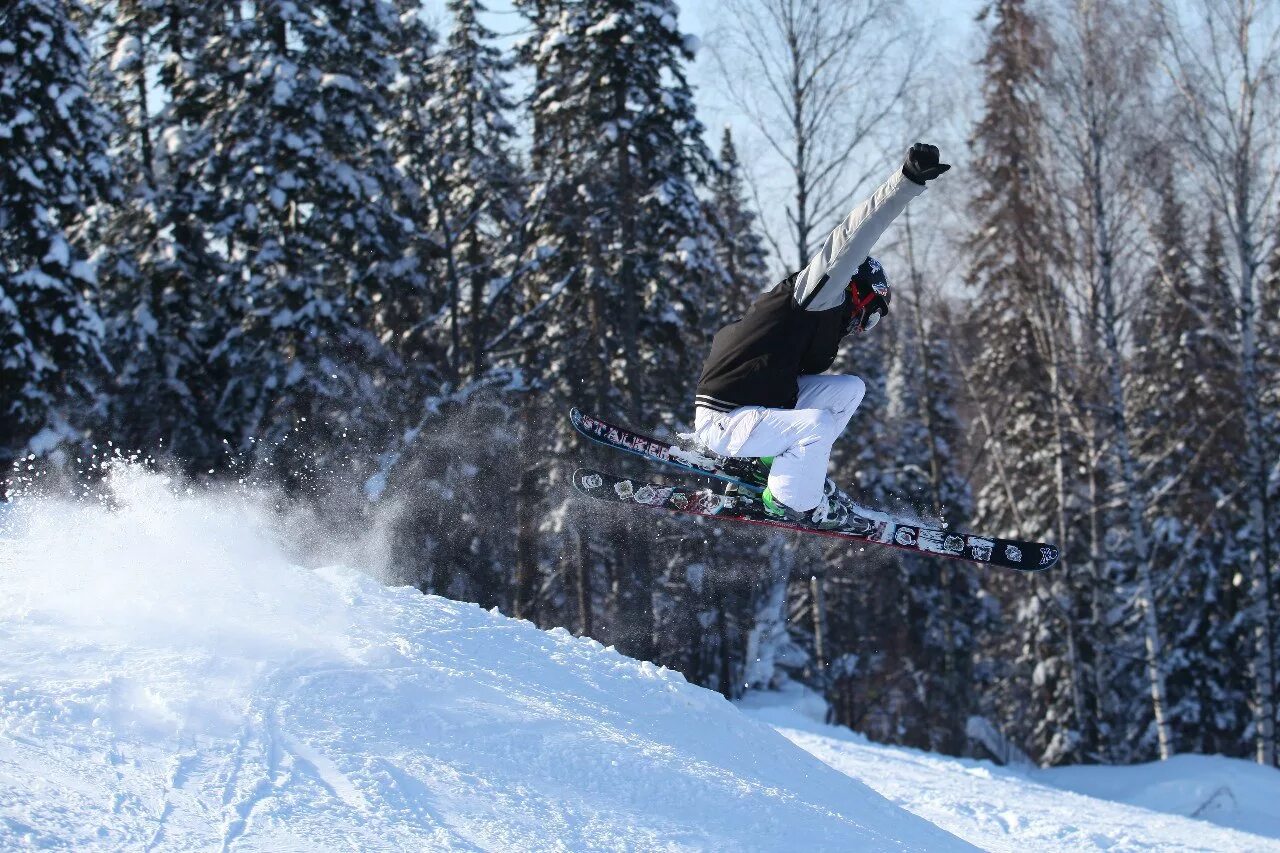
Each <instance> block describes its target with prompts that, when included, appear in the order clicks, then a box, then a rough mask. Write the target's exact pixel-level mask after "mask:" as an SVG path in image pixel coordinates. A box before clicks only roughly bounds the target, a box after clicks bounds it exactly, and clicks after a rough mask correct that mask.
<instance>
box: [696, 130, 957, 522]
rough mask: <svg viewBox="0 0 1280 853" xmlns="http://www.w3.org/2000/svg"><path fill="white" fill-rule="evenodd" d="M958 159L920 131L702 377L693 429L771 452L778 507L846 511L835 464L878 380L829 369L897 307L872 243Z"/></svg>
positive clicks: (749, 454)
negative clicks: (902, 157) (920, 138)
mask: <svg viewBox="0 0 1280 853" xmlns="http://www.w3.org/2000/svg"><path fill="white" fill-rule="evenodd" d="M950 168H951V167H950V166H949V165H948V164H946V163H942V162H939V154H938V149H937V148H936V147H935V146H933V145H925V144H923V143H919V142H917V143H916V144H915V145H913V146H912V147H911V149H910V150H909V151H908V152H907V159H906V162H905V163H904V164H903V165H902V168H901V169H900V170H896V171H895V172H894V173H893V175H892V176H891V177H890V178H889V180H887V181H885V183H884V184H883V185H882V186H881V187H880V188H879V189H877V190H876V191H875V192H874V193H873V194H872V195H871V198H869V199H867V200H866V201H864V202H863V203H862V204H860V205H858V206H857V207H856V208H855V209H854V211H853V212H852V213H850V214H849V216H848V218H846V219H845V220H844V221H843V222H841V223H840V224H839V225H838V226H837V227H836V229H835V230H834V231H832V232H831V234H830V235H829V236H828V237H827V239H826V241H824V242H823V244H822V248H821V249H820V250H819V251H818V253H817V254H816V255H814V257H813V258H811V259H810V261H809V263H808V265H807V266H805V268H804V269H802V270H800V271H799V272H797V273H794V274H792V275H790V276H788V277H787V278H786V279H784V280H783V281H782V282H780V283H779V284H778V285H776V286H775V287H774V288H773V289H771V290H768V291H766V292H765V293H764V294H762V295H761V296H760V297H759V298H758V299H756V301H755V302H754V303H753V304H752V305H751V307H750V308H749V309H747V313H746V314H745V315H743V317H742V318H741V319H739V320H736V321H734V322H732V323H730V324H729V325H727V326H725V327H724V328H722V329H721V330H720V331H718V332H716V335H715V338H714V339H713V340H712V342H711V353H710V354H709V355H708V356H707V360H706V362H705V363H704V364H703V367H702V377H701V378H700V379H699V380H698V390H697V397H696V398H695V404H696V409H695V415H694V433H693V435H694V437H695V440H696V441H697V442H698V443H700V444H701V445H702V446H704V447H705V448H706V449H708V450H710V451H711V452H713V453H717V454H720V455H722V456H733V457H743V458H755V459H760V460H761V466H762V470H761V472H760V473H761V477H762V478H763V475H764V468H767V472H768V485H767V487H766V488H765V490H764V496H763V503H764V507H765V511H766V512H768V513H769V514H770V515H773V516H776V517H778V518H786V519H789V520H806V521H809V522H812V523H814V524H816V525H818V526H820V527H836V526H839V525H840V524H841V523H842V522H843V521H844V517H843V515H844V510H843V509H842V508H841V506H840V504H839V503H838V502H834V501H831V500H829V497H830V494H831V487H830V486H828V483H829V481H828V480H827V476H826V475H827V464H828V462H829V460H830V457H831V447H832V445H833V444H834V443H835V440H836V438H837V437H838V436H839V435H840V434H841V433H842V432H843V431H844V428H845V426H846V425H847V424H848V423H849V418H850V417H852V416H853V413H854V411H855V410H856V409H857V408H858V404H859V403H861V402H862V396H863V394H864V393H865V391H866V385H865V384H864V383H863V381H862V380H861V379H859V378H858V377H857V376H829V375H825V374H823V371H825V370H826V369H827V368H829V367H831V365H832V363H833V362H834V361H835V358H836V351H837V349H838V348H839V346H840V341H841V340H842V339H843V338H844V336H845V335H847V334H849V333H850V332H859V333H861V332H866V331H869V330H870V329H872V328H874V327H875V325H876V324H877V323H878V322H880V320H882V319H883V318H884V317H885V315H887V314H888V313H889V301H890V294H889V281H888V278H887V277H886V276H885V273H884V268H883V267H881V266H880V262H879V261H877V260H876V259H875V258H873V257H870V256H869V253H870V251H871V247H872V246H874V245H875V243H876V241H877V240H879V239H880V235H881V234H883V233H884V231H885V229H886V228H888V227H889V223H890V222H892V221H893V220H894V219H896V218H897V217H898V215H899V214H900V213H902V211H903V210H905V209H906V207H907V204H908V202H910V201H911V200H912V199H913V198H915V197H916V196H918V195H920V194H921V193H923V192H924V189H925V184H926V183H927V182H928V181H931V180H933V179H934V178H936V177H938V176H939V175H941V174H942V173H943V172H945V171H947V170H948V169H950Z"/></svg>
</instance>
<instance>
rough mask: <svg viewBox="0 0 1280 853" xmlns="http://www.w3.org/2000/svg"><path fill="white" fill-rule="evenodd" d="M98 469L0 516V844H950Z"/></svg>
mask: <svg viewBox="0 0 1280 853" xmlns="http://www.w3.org/2000/svg"><path fill="white" fill-rule="evenodd" d="M112 489H113V490H112V493H111V494H110V495H109V496H108V500H107V501H105V502H103V503H90V504H87V505H72V504H61V503H57V502H51V501H47V500H43V501H36V500H32V499H23V500H22V501H20V502H19V504H18V505H17V507H15V508H14V509H13V510H12V511H11V512H10V513H9V518H8V522H7V523H8V525H9V527H10V530H9V531H8V532H4V533H0V849H12V848H14V847H25V846H40V847H43V846H49V847H67V848H72V849H76V850H108V849H109V850H119V849H137V850H141V849H154V850H197V849H200V850H205V849H224V850H225V849H240V850H270V851H275V850H309V851H310V850H339V849H343V850H347V849H359V850H504V851H505V850H519V851H540V850H572V851H579V850H584V851H585V850H646V851H647V850H779V851H781V850H795V849H806V850H942V851H945V850H959V849H969V848H968V847H967V846H966V845H964V844H962V843H961V842H959V841H958V840H956V839H955V838H953V837H951V836H949V835H948V834H946V833H945V832H943V831H942V830H939V829H937V828H936V827H933V826H931V825H929V824H928V823H926V822H925V821H923V820H920V819H918V818H915V817H913V816H911V815H909V814H907V813H905V812H903V811H902V810H901V809H899V808H897V807H896V806H894V805H892V804H890V803H889V802H887V801H886V800H884V799H883V798H881V797H879V796H877V795H876V794H874V793H872V792H871V791H870V790H869V789H868V788H866V787H865V786H863V785H862V784H860V783H858V782H855V781H853V780H851V779H849V778H848V777H846V776H844V775H842V774H840V773H837V772H835V771H834V770H831V769H830V768H828V767H826V766H825V765H823V764H822V763H821V762H819V761H817V760H816V759H814V758H813V757H811V756H809V755H807V754H805V753H804V752H803V751H801V750H798V749H796V748H795V747H793V746H792V745H791V744H790V743H788V742H787V741H786V740H785V739H784V738H782V737H781V736H779V735H778V734H777V733H775V732H774V731H772V730H771V729H769V728H768V727H766V726H763V725H760V724H757V723H754V722H752V721H751V720H749V719H747V718H746V717H744V716H743V715H742V714H741V713H740V712H739V711H738V710H737V709H736V708H734V707H733V706H732V705H731V704H729V703H728V702H726V701H724V700H723V699H722V698H721V697H720V696H719V695H717V694H715V693H712V692H710V691H707V690H703V689H700V688H697V687H693V686H691V685H689V684H687V683H686V682H685V681H684V679H683V678H681V677H680V676H678V675H676V674H674V673H672V672H669V671H667V670H663V669H660V668H658V667H655V666H652V665H650V664H645V663H639V662H637V661H634V660H630V659H628V658H624V657H622V656H621V655H618V654H617V653H615V652H613V651H611V650H608V649H605V648H603V647H601V646H600V645H599V644H598V643H595V642H592V641H589V640H578V639H575V638H573V637H571V636H570V635H569V634H568V633H566V632H564V631H551V632H544V631H540V630H537V629H536V628H534V627H533V626H532V625H530V624H529V623H526V622H521V621H517V620H513V619H508V618H506V617H503V616H501V615H499V614H496V613H489V612H485V611H483V610H480V609H479V608H478V607H475V606H472V605H465V604H459V603H455V602H451V601H447V600H444V599H441V598H435V597H427V596H423V595H421V594H420V593H418V592H417V591H415V590H412V589H407V588H400V589H388V588H385V587H383V586H381V585H380V584H379V583H377V582H376V581H375V580H373V579H372V578H370V577H368V576H367V575H364V574H361V573H358V572H355V571H352V570H348V569H342V568H335V567H328V568H320V569H305V568H301V567H299V566H298V565H296V563H295V560H294V558H293V557H291V556H290V555H289V553H288V552H287V550H286V549H285V548H284V547H283V546H281V545H280V544H278V542H277V541H276V540H277V533H276V531H275V528H278V527H280V526H281V522H279V521H278V520H277V519H275V518H273V517H272V516H271V515H270V514H269V513H267V512H265V510H263V509H261V508H259V507H258V505H255V504H254V503H252V502H249V501H247V500H244V499H230V498H225V497H224V498H221V499H215V498H213V497H210V496H207V495H200V494H185V493H184V490H183V489H181V488H179V487H176V486H171V485H165V484H163V483H162V482H161V481H160V479H159V478H157V477H155V476H152V475H143V474H139V473H138V472H136V471H129V470H124V471H121V472H117V473H116V474H114V475H113V480H112ZM111 506H114V509H112V508H111ZM320 533H321V531H315V530H313V531H310V532H309V537H308V536H307V534H304V537H303V538H312V539H314V540H315V541H322V539H323V537H322V536H320V535H319V534H320ZM374 551H376V549H374ZM353 559H354V558H353ZM365 559H368V558H365Z"/></svg>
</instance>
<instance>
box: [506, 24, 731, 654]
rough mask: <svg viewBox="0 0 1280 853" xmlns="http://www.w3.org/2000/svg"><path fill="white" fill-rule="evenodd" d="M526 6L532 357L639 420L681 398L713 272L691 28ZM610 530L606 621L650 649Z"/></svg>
mask: <svg viewBox="0 0 1280 853" xmlns="http://www.w3.org/2000/svg"><path fill="white" fill-rule="evenodd" d="M524 8H525V9H526V12H527V13H528V14H530V16H531V19H532V22H533V24H534V27H535V32H534V34H533V37H532V39H531V42H530V46H529V49H528V51H527V53H526V61H527V62H529V63H530V64H531V65H533V66H534V68H535V80H534V85H533V91H532V93H531V97H530V108H531V112H532V120H533V150H532V166H533V171H534V181H535V185H534V188H533V190H532V192H531V197H532V199H533V200H534V201H533V204H534V205H537V206H539V207H541V209H542V211H543V212H542V215H541V217H540V219H539V222H538V224H537V227H536V228H535V229H534V230H533V232H532V233H533V245H532V251H533V252H534V253H535V256H536V257H538V259H539V261H538V266H537V268H536V269H535V270H533V271H532V272H531V273H530V274H529V281H528V284H529V287H530V289H531V292H532V293H533V294H535V295H536V297H535V298H536V300H537V304H538V305H540V306H542V308H543V310H541V313H540V314H539V315H538V317H537V320H536V321H535V322H531V323H526V324H525V328H524V333H525V335H524V340H525V341H527V342H528V350H529V353H530V359H529V364H530V366H531V367H533V368H534V370H535V371H536V374H537V375H538V376H541V377H544V378H545V379H546V380H547V383H548V384H547V390H549V391H551V392H553V395H554V398H558V399H559V400H561V401H566V400H570V399H572V400H574V401H575V402H578V403H580V404H584V405H587V406H589V407H591V408H593V409H595V410H597V411H600V412H603V413H605V414H613V415H622V416H623V417H625V418H626V419H628V420H631V421H633V422H637V423H647V422H652V421H653V420H654V418H653V415H655V414H658V413H663V414H665V415H667V416H668V417H673V416H672V415H671V414H670V413H674V412H683V411H687V410H688V408H689V403H690V400H691V397H692V391H691V386H692V383H693V382H694V380H695V379H696V376H695V375H694V374H695V372H696V368H697V362H698V360H699V359H700V358H701V356H702V352H701V351H700V348H699V347H695V346H691V345H690V343H691V342H690V341H689V339H688V338H689V336H690V333H691V331H694V330H701V328H702V320H701V318H700V312H701V311H703V310H705V307H706V305H707V298H708V287H710V286H719V284H720V282H721V281H722V271H721V270H720V269H719V266H718V264H717V263H716V260H715V257H714V251H713V244H712V239H711V229H710V226H709V224H708V223H707V221H706V218H705V215H704V208H703V204H702V202H701V200H700V199H699V198H698V195H697V186H698V184H699V182H700V181H702V180H703V179H705V176H706V173H707V163H708V162H709V159H710V157H709V153H708V152H707V150H706V148H705V145H704V144H703V142H702V138H701V134H702V126H701V124H700V123H699V122H698V120H697V117H696V115H695V111H694V103H693V97H692V92H691V90H690V88H689V85H688V83H687V81H686V78H685V71H684V65H685V63H686V62H687V61H688V60H689V59H690V58H691V56H692V52H691V48H692V43H691V42H690V41H689V40H688V39H687V38H686V37H685V36H684V35H682V34H681V33H680V31H679V27H678V20H677V12H676V9H675V6H674V4H672V3H671V2H668V0H657V2H648V3H644V4H635V3H632V2H624V0H572V2H563V3H526V4H524ZM552 305H553V306H554V308H553V309H552V310H545V309H546V308H547V307H548V306H552ZM695 333H696V332H695ZM682 379H683V381H681V380H682ZM612 534H613V535H611V536H610V539H611V544H610V546H609V548H608V550H609V556H608V558H607V559H608V562H609V565H610V567H609V573H610V575H611V577H612V581H613V582H612V585H611V586H610V587H609V589H610V593H609V596H608V600H609V607H608V611H607V613H606V619H607V625H606V626H605V627H604V631H605V633H608V634H609V635H610V636H611V638H613V639H614V641H615V642H617V644H618V645H619V648H621V649H624V650H625V651H627V652H628V653H630V654H634V655H637V656H641V657H647V656H648V653H649V651H650V649H651V645H652V630H651V623H652V609H653V608H652V601H651V598H652V590H653V569H652V567H651V566H650V564H649V558H648V553H647V550H646V549H645V548H644V547H643V546H642V545H641V543H640V542H639V541H638V540H637V539H636V536H635V534H634V533H632V532H631V531H624V530H615V531H612ZM588 550H589V549H588ZM604 621H605V620H600V622H604ZM597 624H599V622H598V623H597Z"/></svg>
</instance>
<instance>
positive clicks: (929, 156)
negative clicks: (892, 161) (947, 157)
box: [902, 142, 951, 186]
mask: <svg viewBox="0 0 1280 853" xmlns="http://www.w3.org/2000/svg"><path fill="white" fill-rule="evenodd" d="M950 168H951V165H950V164H948V163H939V162H938V146H936V145H926V144H925V143H923V142H917V143H916V144H915V145H912V146H911V150H910V151H908V152H907V161H906V162H905V163H903V164H902V174H904V175H906V177H907V180H909V181H912V182H914V183H917V184H919V185H920V186H924V184H925V181H932V180H933V179H934V178H936V177H938V176H939V175H941V174H942V173H943V172H945V171H947V169H950Z"/></svg>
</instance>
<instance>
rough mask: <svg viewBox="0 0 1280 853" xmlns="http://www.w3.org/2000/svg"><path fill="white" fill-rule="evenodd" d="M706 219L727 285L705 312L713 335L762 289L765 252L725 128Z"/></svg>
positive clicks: (765, 284) (765, 280)
mask: <svg viewBox="0 0 1280 853" xmlns="http://www.w3.org/2000/svg"><path fill="white" fill-rule="evenodd" d="M708 219H709V220H710V222H711V224H712V227H713V228H714V229H715V238H716V243H715V245H716V258H717V260H719V262H720V266H721V267H722V268H723V269H724V271H725V274H726V275H727V276H728V283H727V284H726V286H724V287H722V288H720V289H719V294H718V295H719V298H718V299H717V300H716V301H715V302H714V303H713V305H714V310H711V311H708V312H707V317H708V319H709V320H710V321H711V326H712V328H711V329H710V331H711V332H712V333H714V332H715V330H716V329H718V328H719V327H720V326H721V325H723V324H724V323H727V322H730V321H731V320H733V319H734V318H737V317H740V316H742V314H743V312H744V311H746V309H747V306H748V305H750V304H751V301H752V300H753V299H755V297H756V296H758V295H759V294H760V292H761V291H762V290H763V289H765V288H766V287H768V278H767V276H768V272H769V264H768V257H769V251H768V249H767V248H765V244H764V238H763V237H762V236H761V235H760V231H759V229H758V227H757V221H758V219H759V216H758V215H757V214H756V212H755V211H754V210H752V208H751V203H750V200H749V199H748V198H747V192H746V188H745V187H744V185H743V176H742V162H741V161H740V160H739V159H738V148H737V146H736V145H735V144H734V142H733V132H732V131H731V130H730V129H729V128H728V127H725V129H724V134H723V135H722V136H721V137H720V154H719V157H718V158H717V162H716V170H715V172H714V173H713V175H712V179H711V198H710V200H709V201H708Z"/></svg>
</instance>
